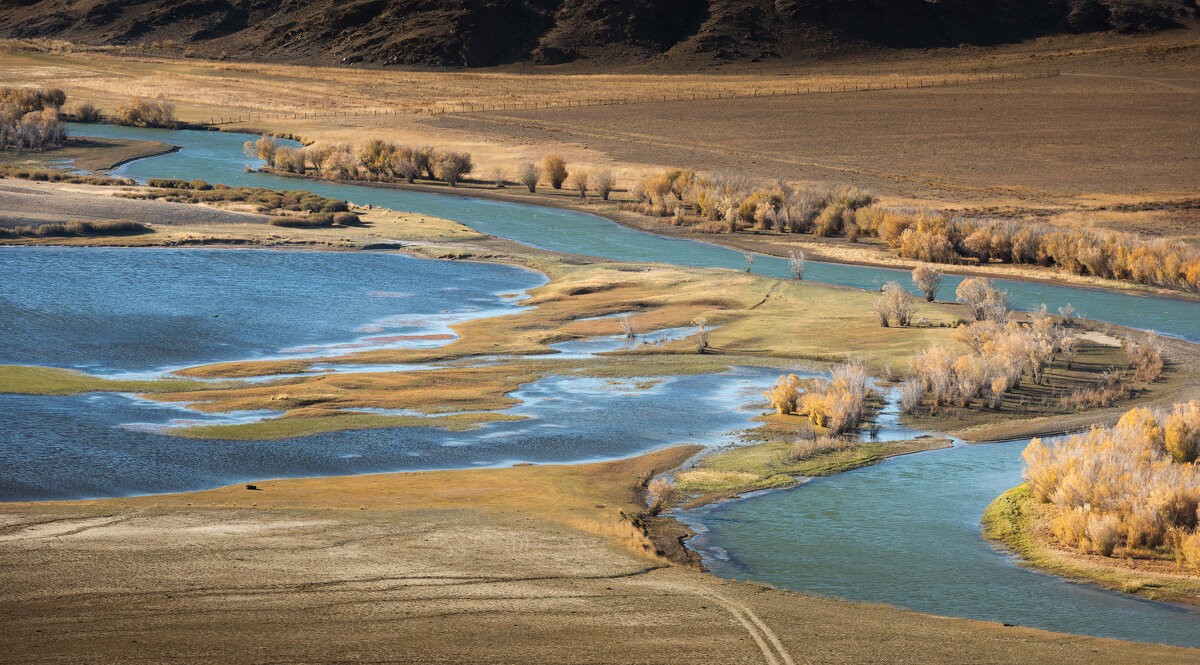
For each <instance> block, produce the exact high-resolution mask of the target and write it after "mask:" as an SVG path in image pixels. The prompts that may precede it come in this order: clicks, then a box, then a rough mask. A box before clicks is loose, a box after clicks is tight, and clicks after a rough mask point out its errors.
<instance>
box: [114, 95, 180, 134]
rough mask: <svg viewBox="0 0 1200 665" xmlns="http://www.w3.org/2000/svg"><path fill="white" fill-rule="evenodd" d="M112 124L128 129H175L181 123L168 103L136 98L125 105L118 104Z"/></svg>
mask: <svg viewBox="0 0 1200 665" xmlns="http://www.w3.org/2000/svg"><path fill="white" fill-rule="evenodd" d="M112 122H113V124H115V125H125V126H128V127H160V128H163V129H175V128H176V127H178V126H179V121H177V120H176V119H175V108H174V107H173V106H171V105H170V104H168V103H166V102H160V101H152V100H147V99H140V98H135V99H131V100H129V101H128V102H125V103H124V104H118V105H117V110H116V111H114V112H113V115H112Z"/></svg>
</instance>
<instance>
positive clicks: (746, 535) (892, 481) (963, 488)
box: [683, 441, 1200, 647]
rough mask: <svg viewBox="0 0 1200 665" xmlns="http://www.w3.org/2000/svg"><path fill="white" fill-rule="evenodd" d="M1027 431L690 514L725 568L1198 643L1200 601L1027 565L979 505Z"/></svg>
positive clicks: (810, 587)
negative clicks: (1123, 589) (1149, 596)
mask: <svg viewBox="0 0 1200 665" xmlns="http://www.w3.org/2000/svg"><path fill="white" fill-rule="evenodd" d="M1026 443H1027V442H1026V441H1018V442H1010V443H998V444H986V445H964V446H959V447H956V448H951V449H946V450H935V451H929V452H924V453H916V454H913V455H905V456H901V457H896V458H892V459H890V460H887V461H885V462H883V463H881V464H879V465H877V466H873V467H868V468H865V469H859V470H857V471H850V472H847V473H843V474H840V475H837V476H833V477H830V478H817V479H814V480H811V481H809V482H808V483H805V484H804V485H801V486H799V487H796V488H793V489H790V490H785V491H778V492H768V493H763V494H760V495H758V496H755V497H754V498H752V499H749V500H745V501H734V502H729V503H725V504H719V505H716V506H712V507H709V508H706V509H703V510H698V511H693V512H692V513H688V514H684V515H683V518H684V520H685V521H687V522H689V523H691V524H693V525H695V526H696V527H697V529H698V530H699V531H701V532H702V533H701V534H700V535H699V536H697V537H696V538H695V539H693V541H692V542H689V545H690V546H691V547H693V549H696V550H697V551H699V552H700V553H701V554H702V555H703V556H704V557H705V564H706V565H708V566H709V568H710V569H711V570H712V571H713V572H714V573H715V574H717V575H719V576H721V577H725V578H735V579H754V580H757V581H761V582H767V583H770V584H774V585H778V586H780V587H783V588H786V589H791V590H794V591H801V592H804V593H813V594H819V595H826V596H835V597H838V598H845V599H849V600H859V601H868V602H883V603H890V604H893V605H897V606H899V607H906V608H909V609H913V610H917V611H919V612H929V613H933V614H943V615H951V616H961V617H968V618H972V619H985V620H990V621H1001V622H1008V623H1014V624H1020V625H1025V626H1033V627H1036V628H1045V629H1048V630H1056V631H1063V632H1069V633H1083V634H1089V635H1098V636H1102V637H1115V638H1120V639H1127V640H1140V641H1147V642H1161V643H1165V644H1176V645H1185V646H1195V647H1200V609H1194V608H1191V609H1189V608H1182V607H1177V606H1173V605H1167V604H1164V603H1155V602H1151V601H1145V600H1140V599H1137V598H1134V597H1130V596H1124V595H1121V594H1118V593H1114V592H1109V591H1104V590H1101V589H1099V588H1096V587H1092V586H1088V585H1081V584H1073V583H1069V582H1066V581H1063V580H1062V579H1059V578H1057V577H1051V576H1047V575H1042V574H1039V573H1036V572H1033V571H1030V570H1026V569H1024V568H1021V567H1019V566H1017V565H1015V563H1014V561H1013V560H1012V558H1011V557H1009V556H1006V555H1003V554H1001V553H998V552H997V551H996V550H995V549H994V548H993V547H992V546H991V545H990V544H989V543H988V542H986V541H985V540H984V539H983V537H982V536H981V534H980V527H979V516H980V515H981V514H982V513H983V509H984V508H985V507H986V506H987V505H988V503H990V502H991V501H992V499H994V498H995V497H996V496H998V495H999V494H1001V493H1002V492H1004V491H1005V490H1007V489H1009V488H1011V487H1013V486H1015V485H1017V484H1019V483H1020V482H1021V472H1020V466H1019V464H1018V461H1017V460H1018V458H1019V454H1020V451H1021V449H1022V448H1024V446H1025V444H1026Z"/></svg>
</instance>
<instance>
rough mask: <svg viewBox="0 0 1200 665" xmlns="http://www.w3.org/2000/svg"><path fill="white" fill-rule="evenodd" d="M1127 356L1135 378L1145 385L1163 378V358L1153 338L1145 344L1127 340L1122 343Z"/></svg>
mask: <svg viewBox="0 0 1200 665" xmlns="http://www.w3.org/2000/svg"><path fill="white" fill-rule="evenodd" d="M1121 346H1122V348H1124V349H1125V356H1126V357H1127V358H1128V359H1129V367H1130V369H1132V370H1133V378H1135V379H1137V380H1138V381H1141V382H1143V383H1153V382H1155V381H1157V380H1158V377H1160V376H1162V371H1163V357H1162V352H1161V351H1159V350H1158V348H1157V345H1156V344H1155V342H1154V339H1153V337H1151V338H1150V339H1149V340H1148V341H1147V342H1145V343H1138V342H1134V341H1130V340H1126V341H1124V342H1122V343H1121Z"/></svg>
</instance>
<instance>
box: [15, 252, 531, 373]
mask: <svg viewBox="0 0 1200 665" xmlns="http://www.w3.org/2000/svg"><path fill="white" fill-rule="evenodd" d="M0 272H2V273H3V275H4V278H5V288H4V290H3V291H2V292H0V336H3V338H4V340H5V343H4V345H3V347H0V364H22V365H49V366H55V367H71V368H76V369H81V370H86V371H88V372H91V373H98V374H106V375H125V376H129V375H132V374H135V373H138V372H147V371H154V370H160V369H163V368H170V367H175V368H178V367H180V366H185V365H196V364H201V363H205V362H216V361H224V360H244V359H251V358H266V357H274V358H287V357H304V356H321V355H344V354H345V353H349V352H351V351H354V350H360V349H366V348H383V347H428V346H441V345H444V344H446V343H448V342H450V341H452V340H453V338H454V334H453V330H451V329H450V328H449V326H450V325H451V324H453V323H456V322H459V321H464V320H467V319H471V318H479V317H486V316H497V315H501V314H505V313H511V312H516V311H519V309H520V308H519V307H518V306H517V305H516V304H515V301H516V300H517V299H516V298H504V297H501V296H500V295H499V294H502V293H512V292H514V291H517V292H519V291H524V290H526V289H529V288H533V287H536V286H539V285H541V284H544V283H545V282H546V278H545V277H544V276H542V275H539V274H536V273H532V272H529V271H526V270H521V269H518V268H513V267H509V266H499V265H487V264H462V263H455V262H451V261H431V260H424V259H416V258H412V257H408V256H403V255H399V254H381V253H374V252H355V253H336V252H273V251H261V250H212V249H200V250H198V249H109V248H60V247H3V248H0ZM430 336H433V337H436V338H437V339H421V338H423V337H430Z"/></svg>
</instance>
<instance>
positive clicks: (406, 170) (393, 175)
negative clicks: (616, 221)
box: [244, 136, 616, 200]
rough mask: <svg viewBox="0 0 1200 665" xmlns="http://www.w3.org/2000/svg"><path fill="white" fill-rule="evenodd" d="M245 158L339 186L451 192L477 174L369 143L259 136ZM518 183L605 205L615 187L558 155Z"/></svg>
mask: <svg viewBox="0 0 1200 665" xmlns="http://www.w3.org/2000/svg"><path fill="white" fill-rule="evenodd" d="M244 149H245V152H246V156H248V157H253V158H258V159H261V160H263V161H264V162H266V166H265V168H266V169H267V170H271V171H277V172H284V173H297V174H301V175H307V174H309V173H311V174H313V175H319V176H322V177H326V178H336V179H339V180H366V181H371V182H401V181H403V182H408V183H414V182H416V181H417V180H418V179H423V180H441V181H442V182H445V183H446V184H447V185H449V186H451V187H455V186H457V185H458V183H460V182H462V181H463V179H464V178H466V177H467V176H468V175H470V174H471V173H473V172H474V171H475V168H476V165H475V162H474V161H473V160H472V159H471V155H470V153H466V152H456V151H453V150H440V149H438V148H434V147H431V146H407V145H398V144H394V143H389V142H388V141H383V140H380V139H370V140H368V141H365V142H363V143H360V144H358V145H351V144H349V143H314V144H313V145H310V146H305V147H302V148H292V147H288V146H284V145H280V143H279V141H277V140H276V139H275V138H274V137H271V136H262V137H260V138H259V139H258V140H256V141H247V142H246V144H245V146H244ZM508 175H509V174H508V172H506V171H505V169H503V168H495V169H492V171H491V172H490V173H489V174H488V179H489V180H490V181H491V182H492V183H493V184H494V185H495V186H496V187H497V188H500V187H504V186H505V185H507V184H508ZM515 178H516V182H517V183H519V184H521V185H524V186H525V187H526V188H528V189H529V191H530V192H536V191H537V188H538V185H539V184H541V183H542V182H546V183H548V184H549V185H550V186H551V187H553V188H554V189H562V188H563V186H564V185H567V186H569V187H570V188H572V189H575V190H576V191H578V192H579V195H580V196H581V197H584V198H586V197H587V195H588V192H589V191H593V190H594V191H595V192H596V193H597V194H599V196H600V198H602V199H605V200H608V197H609V194H610V193H611V192H612V191H613V189H614V188H615V187H616V180H615V179H614V178H613V175H612V171H609V170H607V169H603V170H600V171H597V172H596V173H594V174H589V173H587V172H586V171H577V172H574V173H572V172H570V171H568V170H567V164H566V162H565V161H564V160H563V158H562V157H560V156H558V155H547V156H546V157H545V158H544V159H543V160H542V162H541V163H540V164H534V163H532V162H524V163H522V164H520V165H519V166H518V167H517V170H516V173H515Z"/></svg>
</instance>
